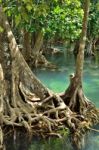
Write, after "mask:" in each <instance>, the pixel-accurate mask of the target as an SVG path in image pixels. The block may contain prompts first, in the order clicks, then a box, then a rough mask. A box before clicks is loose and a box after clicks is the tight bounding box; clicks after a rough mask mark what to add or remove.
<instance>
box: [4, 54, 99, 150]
mask: <svg viewBox="0 0 99 150" xmlns="http://www.w3.org/2000/svg"><path fill="white" fill-rule="evenodd" d="M50 60H51V61H52V62H54V63H56V64H57V65H58V66H59V70H47V69H46V70H45V69H42V70H41V69H36V70H34V73H35V74H36V75H37V76H38V77H39V79H40V80H41V81H42V82H43V83H44V84H45V85H46V86H47V87H48V88H50V89H51V90H53V91H55V92H63V91H64V90H65V89H66V88H67V87H68V85H69V75H70V73H72V72H74V69H75V67H74V64H75V61H74V58H73V56H71V55H67V54H66V53H65V56H64V55H62V54H61V56H60V55H57V56H55V57H53V56H52V57H51V58H50ZM83 87H84V92H85V94H86V95H87V97H88V98H90V99H91V100H92V101H93V102H94V104H95V105H96V106H97V107H98V108H99V68H98V67H96V65H95V63H94V62H92V61H91V60H89V59H87V60H86V61H85V65H84V78H83ZM98 129H99V127H98ZM17 134H18V133H17ZM17 136H18V138H14V140H13V137H9V138H8V140H7V141H6V142H7V144H6V145H8V146H7V150H73V147H72V145H71V143H70V141H69V139H68V138H67V137H64V138H63V139H56V138H51V139H48V140H44V139H40V138H37V137H33V139H32V140H31V141H29V140H28V139H27V137H25V136H24V135H23V134H22V133H21V135H17ZM84 150H99V133H98V134H97V133H95V132H91V133H89V134H88V135H87V137H86V146H85V148H84Z"/></svg>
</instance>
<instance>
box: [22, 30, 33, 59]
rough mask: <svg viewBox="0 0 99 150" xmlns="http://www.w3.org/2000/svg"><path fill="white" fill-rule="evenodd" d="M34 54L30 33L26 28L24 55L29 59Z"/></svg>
mask: <svg viewBox="0 0 99 150" xmlns="http://www.w3.org/2000/svg"><path fill="white" fill-rule="evenodd" d="M31 55H32V50H31V46H30V33H29V32H28V31H26V30H24V31H23V56H24V58H25V60H26V61H29V60H30V58H31Z"/></svg>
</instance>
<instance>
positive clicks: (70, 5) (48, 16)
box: [0, 0, 99, 149]
mask: <svg viewBox="0 0 99 150" xmlns="http://www.w3.org/2000/svg"><path fill="white" fill-rule="evenodd" d="M0 5H1V6H0V14H1V16H0V117H1V120H0V125H1V126H0V137H1V138H0V143H1V149H4V145H3V134H5V131H7V130H6V129H8V127H10V129H11V128H12V127H13V126H14V127H16V128H24V129H26V130H27V131H28V132H29V133H30V132H31V131H32V132H33V133H34V134H37V132H38V133H39V134H43V135H44V136H48V135H55V136H58V137H60V134H59V132H58V129H59V128H60V127H62V128H63V129H64V126H65V128H67V127H68V128H69V129H70V131H71V133H72V137H73V138H72V139H73V140H72V141H73V143H74V144H75V145H76V147H77V148H78V149H80V148H82V146H83V145H82V144H83V143H82V141H83V139H84V135H85V132H86V130H89V129H91V127H92V126H93V125H94V124H97V123H99V110H97V109H96V108H95V106H94V105H93V104H92V103H91V102H90V101H89V100H88V99H87V98H86V96H85V95H84V93H83V86H82V82H83V81H82V77H83V63H84V55H85V56H90V57H97V50H99V26H98V24H99V18H98V17H97V16H98V15H99V2H98V0H95V1H91V2H90V0H84V1H82V0H75V1H74V0H61V1H60V0H53V1H50V0H48V1H46V0H12V1H11V0H0ZM89 8H90V10H89ZM55 44H65V45H66V47H69V50H70V51H71V48H70V47H71V45H73V46H72V47H73V48H72V53H74V54H75V58H76V69H75V71H74V74H72V75H70V85H69V87H68V88H67V90H66V91H65V92H64V93H62V94H56V93H54V92H52V91H50V90H49V89H48V88H46V87H45V86H44V85H43V84H42V83H41V82H40V81H39V80H38V79H37V77H36V76H35V75H34V74H33V72H32V71H31V69H30V68H29V66H28V65H30V66H32V67H39V66H40V67H42V66H43V67H49V68H53V67H54V68H56V66H55V65H53V64H52V63H51V62H49V61H48V60H47V59H46V54H47V53H48V54H49V55H51V54H52V53H53V54H54V53H60V51H58V50H57V49H54V48H52V47H51V45H55ZM84 51H85V53H84ZM34 129H35V130H36V129H37V130H36V132H35V130H34Z"/></svg>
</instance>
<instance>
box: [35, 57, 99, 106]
mask: <svg viewBox="0 0 99 150" xmlns="http://www.w3.org/2000/svg"><path fill="white" fill-rule="evenodd" d="M50 61H53V62H54V63H55V64H56V65H57V66H58V67H59V69H58V70H53V69H52V70H48V69H36V70H34V73H35V74H36V76H37V77H38V78H39V79H40V80H41V81H42V82H43V83H44V84H45V85H46V86H47V87H48V88H49V89H51V90H53V91H54V92H57V93H59V92H63V91H64V90H65V89H66V88H67V87H68V85H69V75H70V74H71V73H73V72H74V70H75V61H74V58H73V56H72V55H69V56H68V57H64V55H61V56H59V55H58V56H56V57H53V56H52V57H51V58H50ZM83 89H84V92H85V95H86V96H87V97H88V98H89V99H90V100H91V101H92V102H93V103H94V104H95V105H96V107H99V67H98V66H96V65H95V63H94V61H92V59H90V58H87V59H86V60H85V64H84V74H83Z"/></svg>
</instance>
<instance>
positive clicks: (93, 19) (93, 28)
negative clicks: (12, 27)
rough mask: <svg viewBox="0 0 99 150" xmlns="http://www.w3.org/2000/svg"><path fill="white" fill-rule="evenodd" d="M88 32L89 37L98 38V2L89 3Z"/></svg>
mask: <svg viewBox="0 0 99 150" xmlns="http://www.w3.org/2000/svg"><path fill="white" fill-rule="evenodd" d="M88 32H89V35H90V36H93V37H94V38H95V37H99V1H98V0H96V1H93V2H92V3H91V9H90V15H89V23H88Z"/></svg>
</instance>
